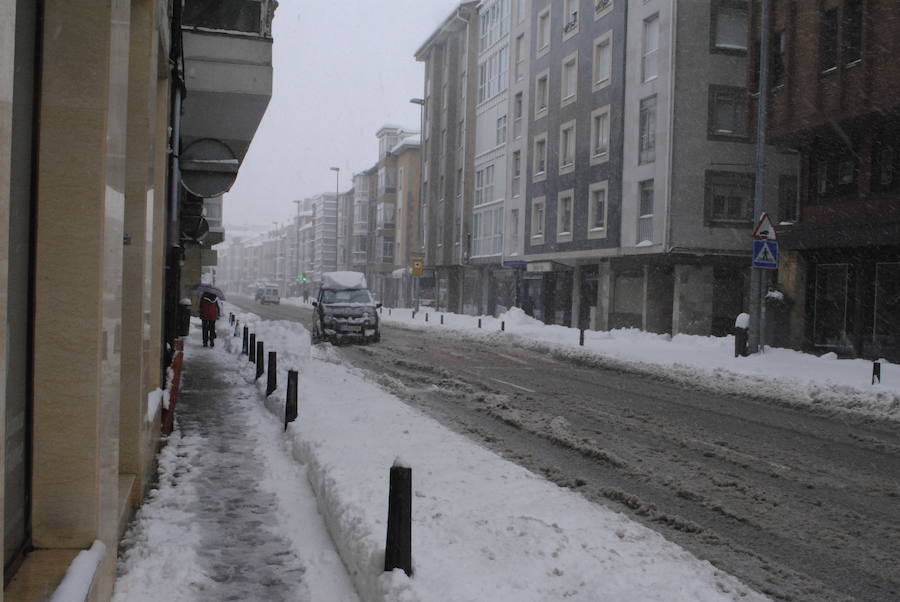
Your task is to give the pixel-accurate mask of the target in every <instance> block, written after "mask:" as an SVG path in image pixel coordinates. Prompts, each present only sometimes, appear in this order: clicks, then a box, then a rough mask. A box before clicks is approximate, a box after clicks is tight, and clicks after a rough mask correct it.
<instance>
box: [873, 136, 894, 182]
mask: <svg viewBox="0 0 900 602" xmlns="http://www.w3.org/2000/svg"><path fill="white" fill-rule="evenodd" d="M875 148H876V150H875V151H874V153H873V155H874V157H875V161H874V165H873V170H872V175H873V185H872V189H873V190H878V191H880V192H888V191H891V190H893V189H894V188H896V186H897V184H898V178H897V159H898V153H897V152H896V151H895V150H894V147H893V146H891V145H890V144H886V143H885V142H883V141H881V142H880V144H878V146H876V147H875Z"/></svg>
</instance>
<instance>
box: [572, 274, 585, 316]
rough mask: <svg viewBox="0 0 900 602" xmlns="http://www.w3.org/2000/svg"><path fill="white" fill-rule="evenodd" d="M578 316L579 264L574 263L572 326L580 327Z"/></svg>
mask: <svg viewBox="0 0 900 602" xmlns="http://www.w3.org/2000/svg"><path fill="white" fill-rule="evenodd" d="M579 316H581V266H580V265H576V266H575V267H574V268H573V269H572V324H571V327H572V328H581V326H582V324H580V320H579ZM584 326H587V325H586V324H585V325H584Z"/></svg>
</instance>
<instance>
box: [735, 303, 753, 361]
mask: <svg viewBox="0 0 900 602" xmlns="http://www.w3.org/2000/svg"><path fill="white" fill-rule="evenodd" d="M749 331H750V314H746V313H743V314H738V317H737V318H735V320H734V357H738V356H741V357H747V356H748V355H750V351H749V350H748V349H747V342H748V340H749V338H750V336H749Z"/></svg>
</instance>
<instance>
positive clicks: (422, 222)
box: [409, 98, 428, 311]
mask: <svg viewBox="0 0 900 602" xmlns="http://www.w3.org/2000/svg"><path fill="white" fill-rule="evenodd" d="M409 102H411V103H412V104H414V105H419V156H420V157H421V159H422V165H421V166H420V168H419V211H418V214H419V223H418V228H417V229H418V231H419V240H418V242H419V250H420V251H421V252H422V255H423V257H424V255H425V249H426V247H427V245H426V239H427V237H428V227H427V225H426V218H427V216H426V215H425V180H424V178H423V177H422V174H424V173H425V172H424V167H425V153H424V152H423V151H424V150H425V99H424V98H410V99H409ZM413 286H414V287H415V289H416V290H415V298H416V301H415V303H416V311H419V296H420V294H421V293H420V290H419V276H413Z"/></svg>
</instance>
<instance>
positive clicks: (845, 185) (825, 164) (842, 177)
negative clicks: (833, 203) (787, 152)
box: [810, 150, 858, 202]
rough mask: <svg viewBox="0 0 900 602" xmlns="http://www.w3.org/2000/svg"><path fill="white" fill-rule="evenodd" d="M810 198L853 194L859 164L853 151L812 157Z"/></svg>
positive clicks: (824, 198) (820, 199)
mask: <svg viewBox="0 0 900 602" xmlns="http://www.w3.org/2000/svg"><path fill="white" fill-rule="evenodd" d="M810 174H811V176H812V180H811V182H810V185H811V189H810V193H811V194H810V200H811V201H813V202H815V201H824V200H826V199H828V198H831V197H837V196H844V195H853V194H855V193H856V190H857V178H858V166H857V164H856V159H855V157H854V155H853V151H851V150H846V151H844V153H843V154H839V155H835V154H829V155H824V154H823V155H820V156H815V155H814V156H813V157H811V158H810Z"/></svg>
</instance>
